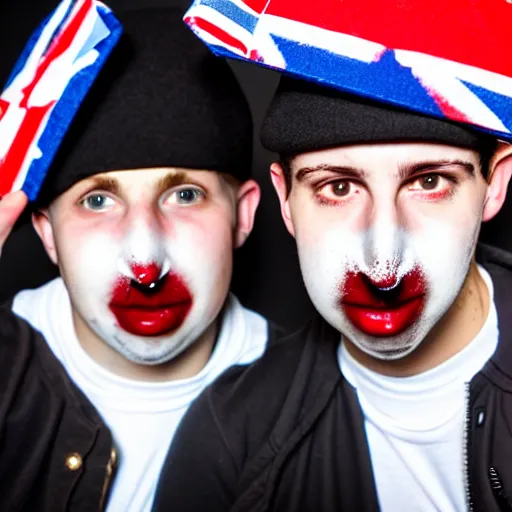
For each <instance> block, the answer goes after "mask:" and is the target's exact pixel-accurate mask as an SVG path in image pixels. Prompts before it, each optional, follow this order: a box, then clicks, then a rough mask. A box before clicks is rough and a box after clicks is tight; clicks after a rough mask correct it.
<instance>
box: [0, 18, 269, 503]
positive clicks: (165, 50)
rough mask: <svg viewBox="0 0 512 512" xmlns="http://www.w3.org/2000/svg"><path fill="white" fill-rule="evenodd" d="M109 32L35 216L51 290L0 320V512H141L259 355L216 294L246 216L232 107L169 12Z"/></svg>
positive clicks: (242, 107)
mask: <svg viewBox="0 0 512 512" xmlns="http://www.w3.org/2000/svg"><path fill="white" fill-rule="evenodd" d="M118 18H119V19H120V21H121V23H122V24H123V28H124V35H123V36H122V38H121V41H120V43H119V44H118V46H117V47H116V49H115V50H114V52H113V53H112V55H111V57H110V58H109V60H108V61H107V64H106V66H105V68H104V70H102V74H101V75H100V77H99V78H98V80H97V82H96V83H95V85H94V88H93V90H91V91H90V92H89V95H88V97H87V99H86V101H85V103H84V105H83V107H82V108H81V110H80V112H79V114H78V116H77V117H76V118H75V119H74V121H73V124H72V127H71V130H70V132H69V133H68V135H67V136H66V139H65V141H64V143H63V146H62V147H61V148H60V149H59V153H58V154H57V158H56V159H55V161H54V162H53V167H52V170H51V171H50V174H49V175H48V177H47V179H46V181H45V183H44V185H43V189H42V191H41V194H40V196H39V197H38V204H37V209H36V210H35V212H34V214H33V224H34V227H35V229H36V231H37V233H38V234H39V236H40V238H41V240H42V242H43V244H44V247H45V248H46V251H47V253H48V255H49V256H50V258H51V259H52V261H53V262H54V263H55V264H56V265H58V266H59V269H60V273H61V277H60V278H58V279H56V280H54V281H51V282H49V283H48V284H46V285H44V286H42V287H41V288H39V289H36V290H25V291H22V292H20V293H18V294H17V295H16V296H15V297H14V299H13V301H12V304H9V305H7V306H5V307H4V308H3V309H2V312H1V314H2V320H1V321H0V324H1V327H0V338H1V339H2V343H1V346H2V348H1V352H0V354H1V359H2V368H3V371H2V377H1V378H0V389H1V393H2V401H1V408H0V410H1V412H0V426H1V431H2V435H1V439H2V446H1V449H0V482H1V483H0V489H1V495H2V498H1V502H2V509H4V510H10V511H14V510H39V511H48V512H50V511H52V512H53V511H56V510H72V511H80V510H83V511H91V510H99V509H100V508H102V507H106V509H107V510H109V511H112V512H113V511H121V510H122V511H123V512H125V511H143V510H149V509H150V507H151V505H152V502H153V498H154V492H155V487H156V481H157V477H158V474H159V472H160V468H161V465H162V463H163V460H164V457H165V454H166V452H167V449H168V446H169V444H170V441H171V439H172V437H173V434H174V431H175V429H176V426H177V424H178V423H179V421H180V419H181V417H182V415H183V414H184V412H185V411H186V409H187V407H188V406H189V405H190V403H191V402H192V401H193V400H194V399H195V398H196V396H197V395H198V394H199V393H200V392H201V390H202V389H204V387H205V386H207V385H208V384H209V383H210V382H211V381H212V380H213V379H214V378H216V377H217V376H218V375H219V374H220V373H221V372H222V371H224V370H225V369H226V368H227V367H228V366H230V365H232V364H236V363H248V362H250V361H253V360H254V359H256V358H258V357H259V356H260V355H261V354H262V352H263V350H264V348H265V345H266V342H267V337H268V332H267V331H268V325H267V322H266V320H265V319H264V318H262V317H261V316H260V315H258V314H256V313H254V312H252V311H249V310H247V309H245V308H243V307H242V306H241V304H240V303H239V302H238V300H237V299H236V297H234V296H233V295H232V294H229V284H230V279H231V272H232V257H233V254H232V252H233V248H235V247H239V246H240V245H242V244H243V243H244V241H245V239H246V237H247V236H248V235H249V233H250V231H251V229H252V225H253V219H254V214H255V211H256V208H257V205H258V201H259V188H258V185H257V184H256V183H255V182H254V181H252V180H249V179H248V176H249V169H250V165H251V148H252V124H251V117H250V112H249V109H248V105H247V103H246V101H245V98H244V97H243V94H242V92H241V90H240V88H239V86H238V84H237V82H236V79H235V78H234V76H233V74H232V73H231V71H230V70H229V67H228V65H227V63H226V62H224V61H220V60H217V59H215V58H214V57H213V56H211V55H210V54H209V52H208V51H207V50H206V49H205V48H204V47H203V45H202V44H201V43H200V42H199V41H197V40H196V38H195V37H194V36H193V35H192V34H191V32H190V31H189V30H188V28H187V27H186V26H185V25H184V24H183V23H182V21H181V18H180V14H179V12H177V11H174V10H171V9H148V10H141V11H128V12H126V13H120V14H119V15H118ZM25 202H26V199H25V198H24V195H23V193H22V192H18V193H15V194H12V195H8V196H6V197H5V198H4V199H3V201H2V203H0V228H1V229H0V234H1V236H2V240H1V241H2V242H3V238H5V236H6V233H7V232H8V230H9V229H10V226H12V224H13V223H14V221H15V218H16V217H17V215H18V214H19V213H20V211H21V210H22V209H23V207H24V205H25ZM11 309H12V312H14V315H13V314H12V313H11ZM204 435H208V433H206V432H205V433H204Z"/></svg>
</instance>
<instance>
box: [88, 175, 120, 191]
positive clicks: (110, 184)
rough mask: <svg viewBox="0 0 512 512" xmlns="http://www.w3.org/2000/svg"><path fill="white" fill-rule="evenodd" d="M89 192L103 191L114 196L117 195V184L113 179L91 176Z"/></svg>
mask: <svg viewBox="0 0 512 512" xmlns="http://www.w3.org/2000/svg"><path fill="white" fill-rule="evenodd" d="M89 188H90V190H96V189H99V190H103V191H104V192H110V193H111V194H114V195H119V183H118V182H117V180H115V179H114V178H107V177H105V176H93V178H92V183H91V187H89Z"/></svg>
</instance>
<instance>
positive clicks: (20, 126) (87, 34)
mask: <svg viewBox="0 0 512 512" xmlns="http://www.w3.org/2000/svg"><path fill="white" fill-rule="evenodd" d="M121 30H122V29H121V25H120V23H119V22H118V21H117V19H116V18H115V17H114V15H113V14H112V12H111V11H110V9H108V8H107V7H106V6H105V5H103V4H101V3H100V2H96V1H94V0H76V1H73V0H64V1H62V2H61V3H60V4H59V5H58V7H57V8H56V9H55V11H54V12H53V13H52V14H51V15H50V16H49V17H48V18H47V19H46V20H45V21H44V22H43V23H42V24H41V25H40V26H39V28H38V29H37V30H36V31H35V32H34V34H33V35H32V36H31V38H30V40H29V42H28V43H27V45H26V47H25V49H24V51H23V53H22V55H21V57H20V58H19V59H18V62H17V63H16V65H15V68H14V70H13V72H12V73H11V76H10V78H9V80H8V82H7V85H6V87H5V89H4V91H3V92H2V94H1V96H0V195H4V194H6V193H8V192H12V191H15V190H19V189H23V190H24V191H25V192H26V194H27V195H28V196H29V199H31V200H33V199H35V198H36V196H37V193H38V192H39V189H40V187H41V184H42V182H43V179H44V177H45V175H46V172H47V170H48V168H49V166H50V164H51V161H52V159H53V157H54V156H55V153H56V152H57V149H58V147H59V144H60V142H61V141H62V139H63V137H64V135H65V133H66V131H67V129H68V127H69V125H70V124H71V121H72V119H73V116H74V115H75V113H76V111H77V110H78V107H79V106H80V104H81V102H82V100H83V99H84V97H85V96H86V94H87V91H88V90H89V88H90V86H91V85H92V83H93V81H94V79H95V78H96V76H97V74H98V72H99V70H100V69H101V67H102V65H103V64H104V62H105V60H106V58H107V56H108V55H109V53H110V51H111V50H112V48H113V47H114V45H115V44H116V43H117V41H118V39H119V37H120V35H121Z"/></svg>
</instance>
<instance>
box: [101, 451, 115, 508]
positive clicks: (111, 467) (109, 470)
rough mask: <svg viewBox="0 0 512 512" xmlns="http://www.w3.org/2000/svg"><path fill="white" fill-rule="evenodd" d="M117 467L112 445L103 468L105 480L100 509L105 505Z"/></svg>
mask: <svg viewBox="0 0 512 512" xmlns="http://www.w3.org/2000/svg"><path fill="white" fill-rule="evenodd" d="M116 468H117V452H116V449H115V448H114V447H112V449H111V450H110V458H109V459H108V463H107V467H106V468H105V481H104V483H103V490H102V492H101V500H100V511H104V510H105V509H106V507H107V499H106V498H107V496H108V491H109V490H110V484H111V483H112V477H113V476H114V473H115V470H116Z"/></svg>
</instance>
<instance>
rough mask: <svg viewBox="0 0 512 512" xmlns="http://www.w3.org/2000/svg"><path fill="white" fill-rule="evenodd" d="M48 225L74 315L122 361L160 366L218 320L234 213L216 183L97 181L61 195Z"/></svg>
mask: <svg viewBox="0 0 512 512" xmlns="http://www.w3.org/2000/svg"><path fill="white" fill-rule="evenodd" d="M162 181H164V182H165V183H166V185H165V186H164V187H163V188H162ZM113 183H114V184H115V186H112V184H113ZM50 219H51V223H52V227H53V233H54V238H55V243H56V246H57V253H58V260H59V267H60V269H61V274H62V276H63V278H64V280H65V283H66V286H67V288H68V290H69V293H70V297H71V302H72V305H73V308H74V309H75V311H76V312H77V313H78V315H79V317H80V318H81V319H82V320H83V322H84V323H85V324H86V325H87V326H88V327H89V329H90V330H91V331H92V332H93V333H95V335H96V336H98V337H99V338H100V339H101V340H103V341H104V342H105V343H107V344H108V345H109V346H110V347H112V348H113V349H115V350H116V351H118V352H119V353H120V354H122V355H123V356H124V357H125V358H126V359H128V360H130V361H133V362H135V363H139V364H151V365H154V364H161V363H164V362H166V361H168V360H170V359H172V358H173V357H175V356H176V355H178V354H179V353H181V352H182V351H183V350H185V349H186V348H187V347H189V346H190V345H191V344H192V343H194V342H195V341H196V340H197V339H198V338H199V337H200V336H201V335H202V334H203V333H204V331H205V330H206V329H207V328H208V326H209V325H210V324H211V323H212V322H213V321H214V320H215V318H216V317H217V315H218V314H219V312H220V309H221V308H222V306H223V303H224V301H225V298H226V295H227V293H228V289H229V283H230V279H231V271H232V251H233V227H234V222H235V209H234V202H233V198H232V197H230V194H229V193H228V192H227V190H225V188H224V187H223V186H222V185H221V183H220V178H219V177H218V175H217V174H215V173H212V172H207V171H185V170H183V171H180V172H172V171H169V170H168V169H157V170H156V169H151V170H136V171H117V172H110V173H107V174H103V175H97V176H95V177H93V178H90V179H87V180H83V181H82V182H79V183H78V184H77V185H75V186H74V187H72V188H71V189H70V190H69V191H67V192H66V193H64V194H63V195H61V196H60V197H59V198H58V199H57V200H56V201H55V202H54V203H53V204H52V206H51V208H50ZM148 272H149V273H151V272H153V274H154V275H153V277H151V276H144V273H148ZM145 279H146V281H147V282H146V281H145ZM134 281H139V283H143V284H144V286H138V287H137V286H132V285H133V282H134ZM130 283H132V285H130ZM155 285H156V286H155ZM153 286H155V287H154V288H153ZM151 289H153V290H154V291H153V292H151V291H150V290H151ZM112 301H116V304H115V307H114V306H113V303H112Z"/></svg>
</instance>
